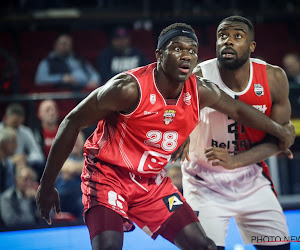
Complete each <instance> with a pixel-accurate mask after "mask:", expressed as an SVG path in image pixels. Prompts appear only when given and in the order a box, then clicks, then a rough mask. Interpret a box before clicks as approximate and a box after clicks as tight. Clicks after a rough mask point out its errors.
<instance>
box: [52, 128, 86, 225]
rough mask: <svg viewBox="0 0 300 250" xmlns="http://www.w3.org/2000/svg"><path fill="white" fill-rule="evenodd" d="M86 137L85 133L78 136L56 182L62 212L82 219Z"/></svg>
mask: <svg viewBox="0 0 300 250" xmlns="http://www.w3.org/2000/svg"><path fill="white" fill-rule="evenodd" d="M84 142H85V137H84V134H83V132H80V133H79V134H78V137H77V140H76V142H75V145H74V147H73V150H72V152H71V154H70V156H69V158H68V159H67V160H66V162H65V164H64V165H63V167H62V169H61V173H60V175H59V176H58V179H57V181H56V188H57V190H58V191H59V197H60V206H61V212H68V213H71V214H72V215H74V216H76V218H77V219H82V211H83V205H82V201H81V197H82V192H81V188H80V185H81V177H80V176H81V172H82V168H83V165H84V157H83V145H84Z"/></svg>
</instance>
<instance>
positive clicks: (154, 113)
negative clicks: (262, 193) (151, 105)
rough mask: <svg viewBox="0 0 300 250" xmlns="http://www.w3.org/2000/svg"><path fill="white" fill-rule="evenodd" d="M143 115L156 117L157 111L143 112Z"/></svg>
mask: <svg viewBox="0 0 300 250" xmlns="http://www.w3.org/2000/svg"><path fill="white" fill-rule="evenodd" d="M144 115H158V111H144Z"/></svg>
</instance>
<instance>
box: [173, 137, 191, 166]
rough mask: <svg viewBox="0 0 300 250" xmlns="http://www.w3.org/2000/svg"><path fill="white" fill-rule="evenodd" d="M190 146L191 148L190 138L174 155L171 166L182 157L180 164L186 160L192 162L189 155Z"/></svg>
mask: <svg viewBox="0 0 300 250" xmlns="http://www.w3.org/2000/svg"><path fill="white" fill-rule="evenodd" d="M189 146H190V137H188V138H187V139H186V140H185V141H184V143H182V144H181V146H180V147H179V148H178V149H177V150H176V151H175V152H174V153H173V154H172V156H171V164H174V163H175V161H177V159H179V157H180V164H182V163H183V161H184V159H187V160H188V161H190V155H189Z"/></svg>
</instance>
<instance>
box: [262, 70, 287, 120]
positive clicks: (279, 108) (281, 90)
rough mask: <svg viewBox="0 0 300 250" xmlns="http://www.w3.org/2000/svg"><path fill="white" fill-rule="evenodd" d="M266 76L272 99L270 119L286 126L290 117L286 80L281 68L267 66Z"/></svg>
mask: <svg viewBox="0 0 300 250" xmlns="http://www.w3.org/2000/svg"><path fill="white" fill-rule="evenodd" d="M267 75H268V81H269V88H270V93H271V98H272V109H271V118H272V119H273V120H274V121H276V122H278V123H280V124H286V123H288V122H289V120H290V117H291V104H290V101H289V83H288V79H287V77H286V74H285V72H284V71H283V70H282V69H281V68H279V67H276V66H272V65H268V66H267Z"/></svg>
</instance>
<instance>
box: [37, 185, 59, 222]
mask: <svg viewBox="0 0 300 250" xmlns="http://www.w3.org/2000/svg"><path fill="white" fill-rule="evenodd" d="M35 200H36V205H37V207H38V209H39V211H40V214H41V216H42V217H43V218H44V219H45V220H46V222H47V223H48V224H49V225H51V223H52V222H51V217H50V212H51V209H52V208H54V210H55V212H56V213H59V212H60V205H59V196H58V192H57V190H56V188H50V189H48V188H44V187H43V186H42V185H40V186H39V187H38V189H37V193H36V197H35Z"/></svg>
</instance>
